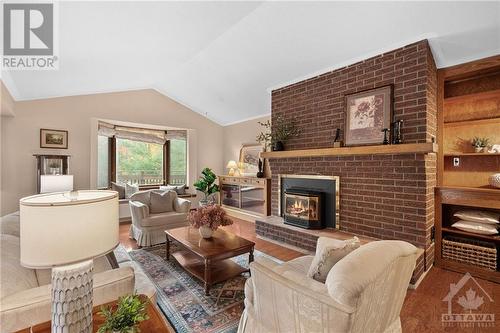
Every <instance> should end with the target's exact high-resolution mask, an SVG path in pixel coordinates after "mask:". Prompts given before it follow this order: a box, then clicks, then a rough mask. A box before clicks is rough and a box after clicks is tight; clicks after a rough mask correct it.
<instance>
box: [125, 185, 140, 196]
mask: <svg viewBox="0 0 500 333" xmlns="http://www.w3.org/2000/svg"><path fill="white" fill-rule="evenodd" d="M135 192H139V185H137V184H135V185H130V184H128V183H127V184H125V198H127V199H130V196H131V195H132V194H134V193H135Z"/></svg>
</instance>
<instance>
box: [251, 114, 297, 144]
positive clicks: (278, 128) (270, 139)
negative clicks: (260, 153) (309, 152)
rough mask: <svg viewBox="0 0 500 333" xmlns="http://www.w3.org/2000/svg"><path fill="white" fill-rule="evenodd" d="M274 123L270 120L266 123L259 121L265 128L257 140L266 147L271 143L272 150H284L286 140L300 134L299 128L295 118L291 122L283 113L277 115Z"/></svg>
mask: <svg viewBox="0 0 500 333" xmlns="http://www.w3.org/2000/svg"><path fill="white" fill-rule="evenodd" d="M273 123H274V126H271V121H270V120H268V121H266V122H265V123H263V122H260V121H259V125H261V126H262V127H264V128H265V130H264V131H263V132H261V133H260V134H259V135H258V136H257V141H258V142H259V143H261V144H264V146H265V147H266V148H267V147H268V146H269V143H271V150H272V151H282V150H284V149H285V143H286V141H288V139H290V138H293V137H295V136H297V135H298V134H299V129H298V128H297V127H296V126H295V123H296V121H295V118H293V119H292V121H290V122H289V121H287V120H286V119H285V118H284V117H283V116H282V115H277V116H276V117H275V118H274V121H273Z"/></svg>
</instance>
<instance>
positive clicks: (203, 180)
mask: <svg viewBox="0 0 500 333" xmlns="http://www.w3.org/2000/svg"><path fill="white" fill-rule="evenodd" d="M216 180H217V176H216V175H215V173H214V172H213V171H212V169H210V168H205V169H203V170H202V171H201V177H200V179H198V180H197V181H196V182H195V183H194V184H193V185H194V187H195V188H196V189H197V190H198V191H200V192H202V193H203V194H204V195H205V197H204V198H203V199H202V200H200V206H206V205H209V204H211V203H213V202H214V200H213V194H214V193H217V192H219V186H217V184H214V183H215V181H216Z"/></svg>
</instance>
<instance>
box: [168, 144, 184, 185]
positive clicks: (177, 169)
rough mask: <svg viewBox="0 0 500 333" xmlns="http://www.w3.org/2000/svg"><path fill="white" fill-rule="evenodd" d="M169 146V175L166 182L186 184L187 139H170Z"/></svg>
mask: <svg viewBox="0 0 500 333" xmlns="http://www.w3.org/2000/svg"><path fill="white" fill-rule="evenodd" d="M168 143H169V144H170V146H169V161H170V167H169V175H168V183H169V184H173V185H182V184H186V179H187V141H186V138H183V139H171V140H170V141H168Z"/></svg>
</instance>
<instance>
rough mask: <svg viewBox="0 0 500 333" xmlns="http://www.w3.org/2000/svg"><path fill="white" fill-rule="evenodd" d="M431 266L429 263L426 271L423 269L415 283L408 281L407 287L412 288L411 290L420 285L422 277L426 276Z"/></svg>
mask: <svg viewBox="0 0 500 333" xmlns="http://www.w3.org/2000/svg"><path fill="white" fill-rule="evenodd" d="M432 266H434V265H431V266H430V267H429V269H427V270H426V271H424V272H423V273H422V275H420V277H419V278H418V280H417V282H415V283H410V284H409V286H408V289H412V290H415V289H417V288H418V286H419V285H420V283H421V282H422V281H423V280H424V278H425V277H426V276H427V273H429V271H430V270H431V268H432Z"/></svg>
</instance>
